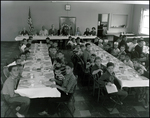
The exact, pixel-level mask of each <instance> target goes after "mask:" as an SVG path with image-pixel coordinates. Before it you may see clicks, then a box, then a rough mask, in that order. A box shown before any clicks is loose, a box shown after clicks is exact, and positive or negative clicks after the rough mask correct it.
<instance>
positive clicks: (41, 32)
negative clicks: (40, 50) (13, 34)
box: [39, 26, 48, 36]
mask: <svg viewBox="0 0 150 118" xmlns="http://www.w3.org/2000/svg"><path fill="white" fill-rule="evenodd" d="M39 35H40V36H48V31H47V29H45V26H42V30H40V32H39Z"/></svg>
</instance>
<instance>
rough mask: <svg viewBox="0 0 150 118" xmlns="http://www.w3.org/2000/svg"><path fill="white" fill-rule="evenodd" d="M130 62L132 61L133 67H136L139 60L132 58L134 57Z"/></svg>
mask: <svg viewBox="0 0 150 118" xmlns="http://www.w3.org/2000/svg"><path fill="white" fill-rule="evenodd" d="M132 62H133V65H134V66H135V67H138V66H139V63H140V61H139V59H138V58H134V59H133V60H132Z"/></svg>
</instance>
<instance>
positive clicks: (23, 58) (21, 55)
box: [20, 53, 26, 61]
mask: <svg viewBox="0 0 150 118" xmlns="http://www.w3.org/2000/svg"><path fill="white" fill-rule="evenodd" d="M20 59H21V61H24V60H26V55H25V53H21V54H20Z"/></svg>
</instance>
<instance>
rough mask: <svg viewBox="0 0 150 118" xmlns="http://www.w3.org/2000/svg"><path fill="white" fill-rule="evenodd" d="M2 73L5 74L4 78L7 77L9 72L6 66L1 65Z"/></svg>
mask: <svg viewBox="0 0 150 118" xmlns="http://www.w3.org/2000/svg"><path fill="white" fill-rule="evenodd" d="M3 73H4V75H5V77H6V78H8V77H9V74H10V73H9V71H8V67H7V66H4V67H3Z"/></svg>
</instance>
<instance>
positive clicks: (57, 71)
mask: <svg viewBox="0 0 150 118" xmlns="http://www.w3.org/2000/svg"><path fill="white" fill-rule="evenodd" d="M55 74H56V76H58V75H60V74H61V70H60V68H59V67H56V68H55Z"/></svg>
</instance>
